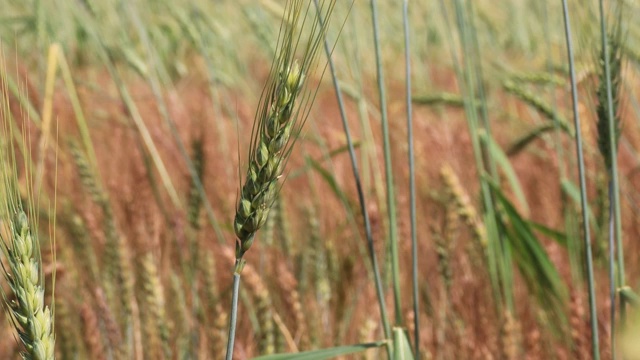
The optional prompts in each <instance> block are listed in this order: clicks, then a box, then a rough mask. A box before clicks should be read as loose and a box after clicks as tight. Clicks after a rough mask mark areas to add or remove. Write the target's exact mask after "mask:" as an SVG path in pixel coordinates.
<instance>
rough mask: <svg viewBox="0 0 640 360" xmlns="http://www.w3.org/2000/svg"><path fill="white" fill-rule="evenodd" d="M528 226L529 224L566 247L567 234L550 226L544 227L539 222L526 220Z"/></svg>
mask: <svg viewBox="0 0 640 360" xmlns="http://www.w3.org/2000/svg"><path fill="white" fill-rule="evenodd" d="M528 223H529V226H531V227H532V228H533V229H534V230H538V231H539V232H540V233H542V235H545V236H547V237H549V238H550V239H552V240H554V241H555V242H556V243H558V245H560V246H562V247H564V248H566V247H567V234H566V233H563V232H561V231H558V230H554V229H552V228H549V227H546V226H544V225H542V224H539V223H537V222H535V221H528Z"/></svg>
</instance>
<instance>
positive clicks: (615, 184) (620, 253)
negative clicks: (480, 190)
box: [599, 0, 626, 355]
mask: <svg viewBox="0 0 640 360" xmlns="http://www.w3.org/2000/svg"><path fill="white" fill-rule="evenodd" d="M599 4H600V6H599V7H600V32H601V36H602V52H603V54H604V69H605V71H604V72H605V79H606V88H607V104H608V105H607V110H608V113H607V115H608V123H609V139H608V141H609V144H610V145H609V151H610V153H609V156H610V157H611V159H610V160H611V169H609V172H610V175H611V178H610V182H611V189H610V194H611V193H612V194H611V195H613V196H610V199H611V201H610V202H609V206H610V207H612V208H613V209H614V213H613V221H614V224H615V232H614V234H615V239H616V251H617V262H618V284H617V286H618V287H623V286H625V274H624V249H623V247H622V220H621V219H622V217H621V211H620V186H619V181H618V154H617V152H618V141H617V139H616V137H617V131H616V126H615V115H614V113H613V111H614V109H613V89H612V84H611V60H610V59H609V44H608V40H607V33H606V31H607V30H606V25H605V18H604V5H603V1H602V0H600V1H599ZM614 300H615V299H614ZM611 306H612V309H613V306H614V305H613V302H612V303H611ZM625 312H626V310H625V301H624V298H623V297H620V322H622V323H624V318H625ZM612 315H613V316H615V312H613V311H612ZM614 320H615V319H614V317H612V318H611V326H612V329H611V336H612V343H611V346H612V350H613V349H615V343H614V342H613V340H614V339H615V337H614V333H615V331H614V330H615V329H614V328H613V325H614ZM614 355H615V352H614Z"/></svg>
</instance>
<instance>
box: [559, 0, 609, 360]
mask: <svg viewBox="0 0 640 360" xmlns="http://www.w3.org/2000/svg"><path fill="white" fill-rule="evenodd" d="M562 12H563V14H564V30H565V37H566V42H567V57H568V59H569V72H570V74H571V97H572V102H573V120H574V125H575V128H576V153H577V156H578V172H579V176H580V202H581V205H582V227H583V236H584V245H585V258H586V259H585V260H586V264H587V282H588V284H587V285H588V288H589V310H590V314H591V346H592V352H593V359H594V360H599V359H600V349H599V342H598V315H597V314H596V294H595V279H594V275H593V256H592V254H591V236H590V233H589V212H588V211H587V210H588V209H587V207H588V206H589V205H588V203H587V184H586V175H585V169H584V154H583V151H582V135H581V134H582V131H581V130H580V114H579V113H578V87H577V84H576V73H575V66H574V59H573V44H572V41H571V24H570V22H569V10H568V7H567V0H562Z"/></svg>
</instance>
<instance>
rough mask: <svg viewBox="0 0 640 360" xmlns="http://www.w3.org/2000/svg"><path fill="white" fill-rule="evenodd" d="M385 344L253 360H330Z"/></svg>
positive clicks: (369, 344)
mask: <svg viewBox="0 0 640 360" xmlns="http://www.w3.org/2000/svg"><path fill="white" fill-rule="evenodd" d="M385 344H386V342H385V341H378V342H373V343H366V344H356V345H346V346H338V347H334V348H330V349H320V350H312V351H305V352H299V353H294V354H274V355H265V356H258V357H257V358H254V360H289V359H291V360H324V359H331V358H334V357H336V356H340V355H348V354H355V353H359V352H363V351H365V350H368V349H373V348H378V347H381V346H384V345H385ZM406 359H413V358H406Z"/></svg>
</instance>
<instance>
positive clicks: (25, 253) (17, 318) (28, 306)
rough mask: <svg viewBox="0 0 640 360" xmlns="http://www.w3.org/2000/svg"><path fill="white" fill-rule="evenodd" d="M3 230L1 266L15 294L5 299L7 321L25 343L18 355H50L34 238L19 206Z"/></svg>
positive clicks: (48, 316)
mask: <svg viewBox="0 0 640 360" xmlns="http://www.w3.org/2000/svg"><path fill="white" fill-rule="evenodd" d="M7 230H8V232H9V235H6V234H3V235H2V252H3V253H4V256H5V257H6V258H7V265H4V264H3V265H2V269H3V271H4V274H5V278H6V279H7V282H8V283H9V286H10V288H11V291H12V292H13V294H14V295H15V300H12V301H10V302H7V305H8V307H9V309H10V311H9V312H10V316H11V321H12V323H13V324H14V325H15V327H16V329H17V330H18V335H19V339H20V341H21V342H22V344H23V345H24V347H25V349H24V351H23V353H22V356H23V358H24V359H38V360H49V359H53V358H54V344H55V337H54V334H53V314H52V313H51V311H50V310H49V307H48V306H45V304H44V285H43V280H44V279H43V275H42V263H41V259H40V247H39V246H38V240H37V238H36V237H35V236H32V234H31V228H30V226H29V221H28V219H27V215H26V214H25V213H24V211H21V210H19V211H18V212H17V213H15V214H14V215H13V217H12V218H11V220H10V229H7ZM7 236H8V237H9V239H7V238H6V237H7ZM5 299H6V297H5Z"/></svg>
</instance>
